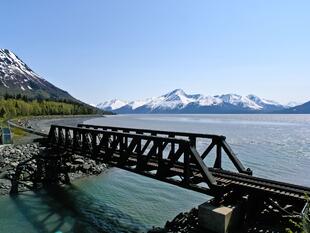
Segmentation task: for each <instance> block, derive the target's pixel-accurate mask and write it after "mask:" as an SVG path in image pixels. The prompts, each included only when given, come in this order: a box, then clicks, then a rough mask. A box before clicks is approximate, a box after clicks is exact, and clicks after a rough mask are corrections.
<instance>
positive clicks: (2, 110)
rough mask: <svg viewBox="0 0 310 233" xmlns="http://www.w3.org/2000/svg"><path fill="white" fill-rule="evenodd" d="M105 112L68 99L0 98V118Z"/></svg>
mask: <svg viewBox="0 0 310 233" xmlns="http://www.w3.org/2000/svg"><path fill="white" fill-rule="evenodd" d="M98 113H103V112H100V110H98V109H96V108H94V107H91V106H89V105H85V104H80V103H76V102H70V101H67V100H62V101H55V100H41V99H39V100H37V99H28V98H27V97H26V96H21V95H17V96H9V95H6V96H5V97H3V98H0V118H5V119H8V118H13V117H18V116H40V115H83V114H98Z"/></svg>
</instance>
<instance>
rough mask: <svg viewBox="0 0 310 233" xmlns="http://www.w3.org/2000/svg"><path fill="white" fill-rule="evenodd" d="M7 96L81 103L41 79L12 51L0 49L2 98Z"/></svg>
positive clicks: (0, 89)
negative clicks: (19, 95)
mask: <svg viewBox="0 0 310 233" xmlns="http://www.w3.org/2000/svg"><path fill="white" fill-rule="evenodd" d="M5 94H9V95H18V94H21V95H25V96H27V97H28V98H34V99H35V98H42V99H53V100H70V101H74V102H79V101H78V100H76V99H75V98H73V97H72V96H71V95H70V94H69V93H68V92H66V91H64V90H62V89H60V88H58V87H56V86H54V85H53V84H51V83H50V82H48V81H46V80H45V79H43V78H41V77H40V76H39V75H38V74H36V73H35V72H34V71H33V70H32V69H30V68H29V67H28V66H27V65H26V64H25V63H24V62H23V61H22V60H21V59H20V58H19V57H18V56H17V55H15V54H14V53H13V52H12V51H10V50H8V49H0V96H4V95H5Z"/></svg>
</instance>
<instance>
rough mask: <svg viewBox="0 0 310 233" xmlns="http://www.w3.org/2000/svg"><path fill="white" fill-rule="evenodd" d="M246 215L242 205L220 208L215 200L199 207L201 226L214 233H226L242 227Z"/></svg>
mask: <svg viewBox="0 0 310 233" xmlns="http://www.w3.org/2000/svg"><path fill="white" fill-rule="evenodd" d="M243 216H244V213H243V211H242V208H241V204H237V205H235V206H229V207H227V206H218V205H215V204H213V199H212V200H210V201H208V202H205V203H203V204H201V205H200V206H199V207H198V222H199V226H200V227H202V228H204V229H206V230H209V231H212V232H214V233H226V232H228V231H229V230H231V229H235V228H237V227H238V226H239V225H240V222H241V221H242V219H243Z"/></svg>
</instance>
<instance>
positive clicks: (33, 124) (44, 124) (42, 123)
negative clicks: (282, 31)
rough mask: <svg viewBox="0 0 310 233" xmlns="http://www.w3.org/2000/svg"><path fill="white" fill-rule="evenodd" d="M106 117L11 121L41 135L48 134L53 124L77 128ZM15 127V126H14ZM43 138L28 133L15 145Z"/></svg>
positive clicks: (45, 117) (40, 118)
mask: <svg viewBox="0 0 310 233" xmlns="http://www.w3.org/2000/svg"><path fill="white" fill-rule="evenodd" d="M100 117H105V115H63V116H62V115H55V116H35V117H29V118H23V119H12V120H11V121H12V122H13V123H15V124H17V125H18V126H20V127H21V128H25V129H28V130H29V129H30V130H34V131H37V132H39V133H43V134H48V132H49V128H50V126H51V125H53V124H59V125H66V126H77V124H81V123H83V122H85V121H87V120H91V119H94V118H100ZM13 127H14V126H13ZM41 137H42V136H39V135H35V134H32V133H26V134H25V135H24V136H22V137H19V138H16V139H14V135H13V141H14V142H13V144H19V145H20V144H29V143H33V141H34V140H36V139H38V138H41Z"/></svg>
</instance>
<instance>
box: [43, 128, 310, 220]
mask: <svg viewBox="0 0 310 233" xmlns="http://www.w3.org/2000/svg"><path fill="white" fill-rule="evenodd" d="M225 139H226V138H225V137H224V136H219V135H210V134H196V133H182V132H171V131H159V130H147V129H133V128H120V127H110V126H96V125H86V124H79V125H78V126H77V127H67V126H61V125H52V126H51V128H50V132H49V135H48V146H49V148H50V149H51V150H52V151H53V152H54V153H55V154H57V155H58V156H55V157H53V156H52V158H53V159H55V158H58V159H59V161H62V162H63V163H65V161H66V158H68V157H70V155H71V154H79V155H82V156H88V157H91V158H92V159H94V160H97V161H100V162H103V163H106V164H109V165H111V166H114V167H118V168H121V169H125V170H127V171H130V172H134V173H138V174H140V175H144V176H147V177H151V178H154V179H157V180H160V181H164V182H167V183H170V184H174V185H177V186H180V187H183V188H186V189H191V190H194V191H198V192H201V193H204V194H207V195H210V196H213V197H215V198H216V199H218V200H222V201H223V200H225V199H229V198H231V197H233V198H232V199H236V198H237V199H238V198H245V197H246V198H247V199H248V200H254V203H255V206H256V207H255V208H265V207H266V206H267V207H268V206H269V207H270V206H272V208H273V209H274V210H275V212H277V213H279V214H280V215H282V216H283V215H290V216H292V214H296V213H301V212H302V210H303V208H305V205H306V203H307V201H306V198H305V194H308V195H310V188H308V187H303V186H299V185H295V184H289V183H284V182H279V181H274V180H269V179H263V178H259V177H255V176H253V175H252V171H251V169H249V168H245V167H244V166H243V164H242V163H241V161H239V159H238V158H237V156H236V154H235V153H234V152H233V150H232V149H231V147H230V146H229V145H228V144H227V142H226V140H225ZM224 159H226V160H227V161H230V162H231V164H232V166H231V168H233V170H227V169H224V168H223V162H222V160H224ZM212 160H213V161H212ZM210 161H211V162H210ZM259 203H260V204H259ZM251 208H252V207H251Z"/></svg>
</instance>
